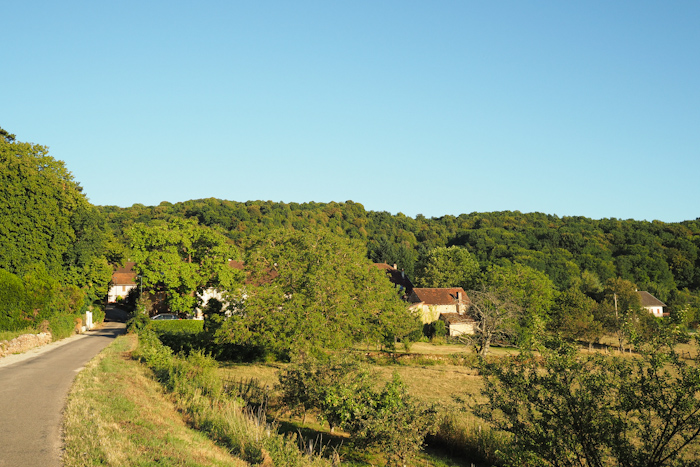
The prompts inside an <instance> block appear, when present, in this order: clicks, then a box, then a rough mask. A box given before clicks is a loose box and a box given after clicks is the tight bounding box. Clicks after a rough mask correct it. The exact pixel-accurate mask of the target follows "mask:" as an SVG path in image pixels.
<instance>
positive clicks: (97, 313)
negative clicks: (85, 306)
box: [92, 306, 105, 323]
mask: <svg viewBox="0 0 700 467" xmlns="http://www.w3.org/2000/svg"><path fill="white" fill-rule="evenodd" d="M104 320H105V310H104V309H103V308H102V307H101V306H94V307H92V322H93V323H101V322H103V321H104Z"/></svg>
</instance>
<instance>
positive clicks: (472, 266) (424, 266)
mask: <svg viewBox="0 0 700 467" xmlns="http://www.w3.org/2000/svg"><path fill="white" fill-rule="evenodd" d="M480 273H481V270H480V269H479V263H478V262H477V261H476V259H475V258H474V257H473V256H472V255H471V253H469V251H468V250H467V249H466V248H462V247H458V246H451V247H437V248H433V249H431V250H428V251H426V252H425V253H424V254H423V255H421V257H420V259H419V261H418V271H417V273H416V276H417V278H416V281H417V284H418V285H419V286H420V287H462V288H463V289H464V290H470V289H474V288H476V286H477V285H478V284H479V282H480Z"/></svg>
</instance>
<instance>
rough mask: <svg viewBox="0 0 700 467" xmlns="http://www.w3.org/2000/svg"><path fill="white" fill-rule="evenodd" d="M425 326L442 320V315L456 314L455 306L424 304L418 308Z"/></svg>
mask: <svg viewBox="0 0 700 467" xmlns="http://www.w3.org/2000/svg"><path fill="white" fill-rule="evenodd" d="M418 309H419V310H420V315H421V322H422V323H423V324H429V323H433V322H435V321H437V320H438V318H440V314H442V313H454V312H455V306H454V305H426V304H422V305H420V306H419V307H418Z"/></svg>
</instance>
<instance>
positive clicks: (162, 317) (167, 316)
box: [151, 313, 180, 319]
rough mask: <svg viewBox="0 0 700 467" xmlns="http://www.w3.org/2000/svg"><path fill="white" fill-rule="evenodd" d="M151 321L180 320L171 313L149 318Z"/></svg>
mask: <svg viewBox="0 0 700 467" xmlns="http://www.w3.org/2000/svg"><path fill="white" fill-rule="evenodd" d="M151 319H180V317H179V316H178V315H175V314H173V313H161V314H159V315H155V316H151Z"/></svg>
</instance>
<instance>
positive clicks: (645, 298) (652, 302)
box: [637, 290, 666, 308]
mask: <svg viewBox="0 0 700 467" xmlns="http://www.w3.org/2000/svg"><path fill="white" fill-rule="evenodd" d="M637 293H638V294H639V301H640V302H641V303H642V306H643V307H644V308H648V307H654V306H662V307H663V306H666V304H665V303H664V302H662V301H661V300H659V299H658V298H656V297H654V296H653V295H652V294H650V293H649V292H643V291H641V290H638V291H637Z"/></svg>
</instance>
